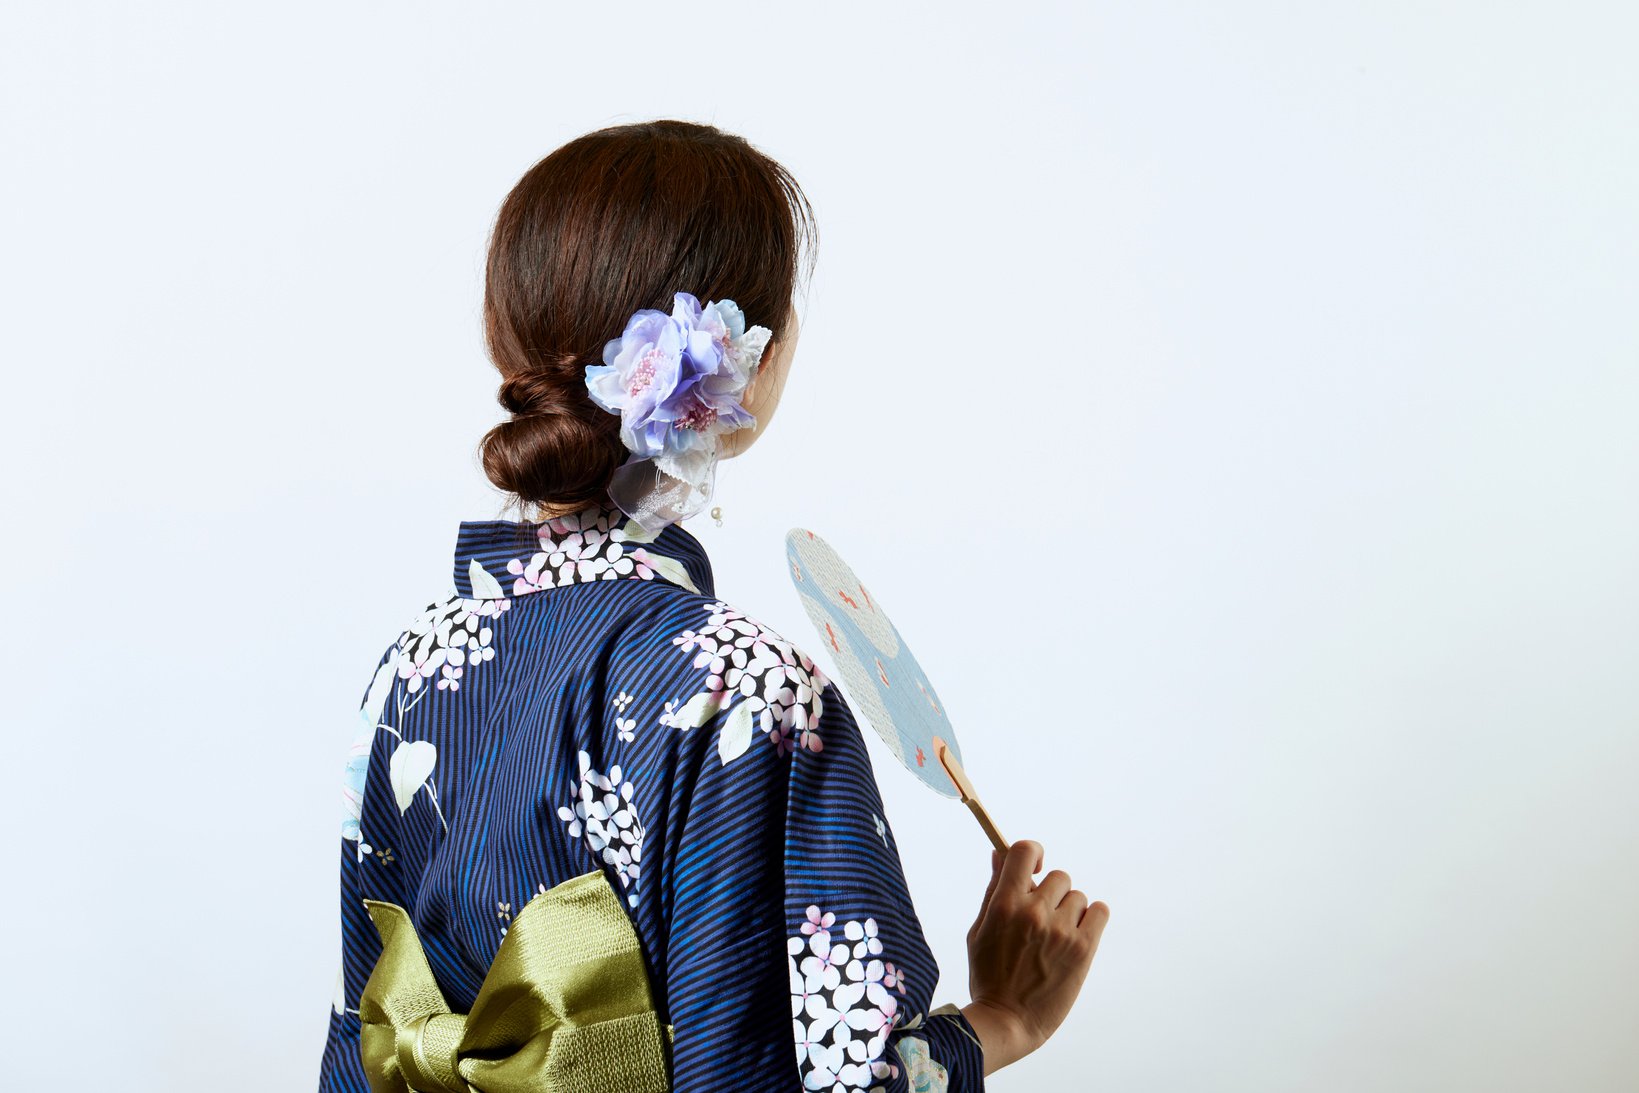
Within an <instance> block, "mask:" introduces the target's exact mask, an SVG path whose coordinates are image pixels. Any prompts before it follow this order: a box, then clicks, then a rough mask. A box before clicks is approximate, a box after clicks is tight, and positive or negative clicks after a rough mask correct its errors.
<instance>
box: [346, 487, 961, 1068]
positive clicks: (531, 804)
mask: <svg viewBox="0 0 1639 1093" xmlns="http://www.w3.org/2000/svg"><path fill="white" fill-rule="evenodd" d="M646 538H647V539H648V541H644V540H645V539H646ZM345 797H346V809H345V811H344V814H343V824H342V839H341V940H342V951H341V967H340V969H339V971H338V976H337V983H336V994H335V998H334V999H333V1003H332V1008H331V1014H330V1024H329V1033H328V1038H327V1042H326V1044H325V1048H324V1057H323V1062H322V1065H321V1070H320V1074H319V1088H320V1090H321V1091H335V1093H340V1091H347V1093H362V1091H364V1090H368V1089H369V1088H370V1086H369V1082H368V1080H367V1078H366V1077H365V1074H364V1071H363V1068H362V1066H361V1062H360V1056H359V1018H358V1003H359V995H360V992H361V991H362V990H363V988H364V984H365V981H366V980H367V979H368V978H369V975H370V971H371V968H372V966H373V964H374V961H375V959H376V958H377V956H378V955H379V953H380V950H381V941H380V938H379V936H378V935H377V933H376V930H375V927H374V925H373V924H372V923H371V921H370V919H369V916H368V914H367V913H366V911H365V909H364V905H363V902H362V901H363V900H364V899H377V900H388V901H392V902H394V903H398V904H400V905H402V906H404V907H405V908H407V909H408V910H409V911H410V913H411V916H412V918H413V920H414V923H415V927H416V930H417V932H418V934H419V935H420V938H421V940H422V943H423V945H424V947H425V948H426V951H427V956H428V960H429V961H430V963H431V965H432V972H433V975H434V977H435V978H436V979H437V981H438V984H439V986H440V988H441V989H442V991H443V994H444V999H445V1001H446V1002H447V1003H448V1005H449V1007H450V1008H451V1009H452V1010H453V1011H455V1012H457V1013H464V1012H466V1011H467V1010H468V1009H469V1008H470V1006H471V1004H472V1002H473V999H474V997H475V996H476V994H477V991H478V988H479V985H480V984H481V983H482V981H483V978H484V974H485V972H486V970H487V969H488V968H489V965H490V962H491V960H492V959H493V958H494V955H495V952H496V949H497V948H498V947H499V946H500V943H501V939H502V938H503V937H504V936H505V933H506V930H507V927H508V924H509V922H510V921H511V920H512V918H513V917H514V916H516V914H517V913H518V911H519V910H521V909H522V907H523V906H524V904H525V903H527V902H528V901H529V899H530V898H531V897H532V896H534V895H535V894H537V893H538V892H540V891H544V890H545V889H547V888H550V887H552V886H553V885H555V884H557V883H559V882H560V881H563V880H566V879H568V878H570V877H573V876H576V875H578V874H581V873H584V872H586V871H588V870H590V869H595V868H600V867H601V868H603V869H604V870H605V871H606V873H607V875H608V877H609V880H610V883H611V885H612V886H613V887H614V889H615V891H617V892H619V893H621V894H622V895H623V897H624V899H625V905H626V907H627V909H628V911H629V912H630V915H631V918H632V922H633V925H634V926H635V928H636V930H637V933H638V935H639V937H640V938H641V940H642V943H643V950H644V954H645V961H646V965H647V968H648V970H649V972H650V980H651V984H652V987H653V991H654V994H655V998H656V1001H657V1005H658V1008H659V1010H660V1013H661V1017H662V1019H663V1020H665V1021H667V1022H669V1023H671V1024H672V1025H674V1026H675V1029H676V1033H675V1036H676V1038H675V1043H674V1045H673V1048H672V1059H671V1062H672V1088H673V1089H674V1090H676V1091H678V1093H707V1091H711V1093H723V1091H726V1090H776V1091H784V1090H792V1091H796V1090H825V1091H827V1093H842V1091H861V1093H863V1091H873V1093H876V1091H880V1093H900V1091H908V1090H918V1091H923V1090H948V1091H950V1093H968V1091H974V1090H980V1089H983V1088H984V1075H983V1067H982V1061H983V1060H982V1055H981V1049H980V1045H979V1041H978V1038H977V1037H976V1036H975V1034H974V1031H973V1026H972V1025H971V1024H969V1023H968V1021H967V1020H966V1018H965V1017H964V1016H963V1015H962V1014H961V1012H960V1010H959V1009H958V1008H957V1007H956V1006H955V1005H953V1004H945V1005H942V1006H939V1007H933V1006H932V992H933V990H934V987H935V985H936V983H937V981H938V977H939V967H938V964H937V962H936V961H935V960H934V957H933V954H932V952H931V951H929V949H928V946H927V942H926V940H925V939H924V937H923V933H922V928H921V925H920V923H919V922H918V919H917V916H916V912H915V910H914V909H913V908H912V905H911V898H910V893H909V891H908V890H907V888H906V885H905V877H904V873H903V870H902V868H901V864H900V859H899V853H898V850H897V845H896V843H895V841H894V837H893V829H892V827H891V826H890V825H889V824H888V820H887V816H886V815H885V814H884V812H883V808H882V801H881V798H880V796H879V794H878V790H877V785H876V779H875V776H874V774H873V771H872V766H871V760H870V756H869V754H868V753H867V751H866V748H865V741H864V739H863V737H862V736H861V734H860V730H859V727H858V726H857V724H856V723H855V720H854V717H853V714H852V713H851V711H850V710H849V708H848V706H847V704H846V703H845V702H844V700H843V698H842V695H841V693H840V692H839V691H838V690H837V688H836V686H835V685H834V684H833V683H832V682H831V681H830V680H829V679H828V678H827V677H826V676H825V674H824V673H823V672H822V671H821V670H820V669H819V667H818V666H817V665H816V664H815V663H814V662H813V661H812V660H811V659H810V658H809V657H808V656H807V654H805V653H804V652H802V651H801V650H800V649H798V648H797V647H795V646H794V645H792V644H791V643H790V642H788V641H786V640H785V639H784V638H783V637H781V636H780V635H779V634H777V633H774V632H773V631H771V630H769V629H768V628H767V627H766V626H764V625H762V624H761V623H760V622H758V621H757V620H756V619H755V618H752V617H750V616H748V615H746V614H744V613H743V612H740V611H738V610H735V609H734V608H733V607H731V606H729V605H728V604H726V603H724V602H723V601H721V600H719V599H717V597H716V595H715V591H714V588H713V582H712V571H711V564H710V561H709V559H708V558H707V556H706V553H705V550H704V549H703V548H702V546H701V545H700V542H699V541H698V540H697V539H695V538H694V536H692V535H690V534H689V533H688V532H687V531H686V530H684V529H683V528H682V527H680V526H677V525H671V526H669V527H667V528H665V529H664V530H663V531H662V532H661V533H660V534H659V535H658V536H654V537H645V536H644V535H643V534H642V533H641V531H640V530H639V529H638V528H637V527H636V526H635V525H632V524H629V523H627V522H626V521H625V517H624V515H623V514H622V513H621V512H620V511H619V510H618V509H616V508H614V507H613V506H612V505H610V504H609V503H607V502H604V503H602V504H597V505H593V506H591V507H589V508H587V509H585V510H584V511H582V512H580V513H577V514H575V515H573V516H569V517H561V518H554V519H552V520H548V521H545V522H544V523H538V524H537V523H522V524H520V523H515V522H511V521H503V520H482V521H466V522H463V523H462V524H461V527H460V531H459V534H458V536H457V541H456V547H455V558H454V589H453V591H452V592H451V593H450V594H449V595H448V596H446V597H445V598H443V599H441V600H438V601H435V602H434V603H432V604H429V605H428V606H427V607H426V608H425V609H424V610H422V611H421V612H418V613H417V614H416V616H415V618H414V619H412V620H411V622H410V623H409V625H407V626H406V627H405V628H404V630H403V631H402V632H401V633H400V634H399V635H398V637H397V639H396V640H395V641H394V642H393V643H392V644H391V645H390V646H389V648H388V649H387V650H386V652H385V653H384V654H383V656H382V658H381V659H380V661H379V662H378V664H377V666H376V669H375V671H374V672H373V673H372V675H371V679H370V683H369V685H368V686H367V687H366V689H365V693H364V700H363V702H362V704H361V708H360V711H359V721H358V729H357V736H356V739H355V741H354V743H353V745H352V747H351V749H350V750H349V752H348V755H347V762H346V774H345Z"/></svg>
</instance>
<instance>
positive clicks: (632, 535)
mask: <svg viewBox="0 0 1639 1093" xmlns="http://www.w3.org/2000/svg"><path fill="white" fill-rule="evenodd" d="M659 535H660V529H658V528H656V529H655V530H654V531H649V530H648V529H647V528H645V527H644V526H643V525H642V524H640V523H638V522H637V521H636V520H632V519H628V520H627V521H626V522H625V523H624V524H622V525H620V527H619V528H617V529H616V530H615V531H613V532H611V533H610V535H609V538H611V539H613V540H614V541H615V542H617V543H618V542H622V541H624V542H631V543H652V542H654V541H655V539H657V538H658V537H659Z"/></svg>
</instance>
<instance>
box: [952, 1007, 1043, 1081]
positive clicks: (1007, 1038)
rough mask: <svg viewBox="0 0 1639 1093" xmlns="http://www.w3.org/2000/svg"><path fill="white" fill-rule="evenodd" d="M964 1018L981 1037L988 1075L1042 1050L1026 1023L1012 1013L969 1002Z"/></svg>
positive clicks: (980, 1041) (964, 1011)
mask: <svg viewBox="0 0 1639 1093" xmlns="http://www.w3.org/2000/svg"><path fill="white" fill-rule="evenodd" d="M962 1016H964V1017H966V1018H967V1020H968V1024H970V1025H972V1026H973V1031H974V1032H975V1033H977V1034H978V1036H979V1044H980V1046H981V1047H982V1048H983V1051H984V1060H985V1074H986V1075H990V1074H994V1073H996V1071H998V1070H1000V1069H1002V1067H1004V1066H1008V1065H1009V1064H1011V1063H1016V1062H1018V1061H1019V1060H1020V1059H1022V1058H1024V1057H1025V1056H1026V1055H1028V1054H1030V1053H1031V1052H1032V1051H1035V1050H1036V1049H1037V1048H1038V1047H1040V1046H1041V1045H1040V1044H1038V1043H1034V1042H1032V1040H1031V1036H1030V1032H1029V1030H1028V1029H1027V1028H1026V1027H1025V1024H1024V1022H1023V1021H1022V1020H1020V1018H1019V1015H1018V1014H1016V1013H1014V1012H1013V1011H1011V1010H1007V1009H1003V1008H1002V1007H1000V1006H996V1005H992V1004H990V1003H988V1002H969V1003H968V1004H967V1005H965V1006H963V1007H962Z"/></svg>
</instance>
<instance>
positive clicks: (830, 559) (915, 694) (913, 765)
mask: <svg viewBox="0 0 1639 1093" xmlns="http://www.w3.org/2000/svg"><path fill="white" fill-rule="evenodd" d="M785 551H786V560H787V561H788V562H789V563H790V573H791V583H792V584H793V585H795V586H796V589H797V595H798V597H799V598H800V599H801V600H802V605H803V608H804V610H806V611H807V612H808V618H809V619H810V620H811V621H812V622H813V624H814V626H815V628H816V629H818V630H819V633H820V638H821V640H822V641H823V642H824V644H825V647H826V648H827V649H828V650H829V651H830V654H831V659H832V660H833V661H834V662H835V663H836V665H837V669H838V671H840V672H841V673H842V678H843V682H845V683H846V684H847V686H848V697H849V698H850V699H852V700H853V704H854V708H855V709H856V710H858V711H859V712H861V713H863V714H864V716H865V718H866V719H867V720H868V721H869V722H870V724H871V727H872V728H874V729H876V731H877V734H878V735H879V736H881V737H882V739H883V740H884V741H885V742H886V743H887V745H888V748H889V750H890V751H892V752H893V753H894V755H896V756H898V757H899V761H900V762H901V763H903V764H905V767H906V769H908V770H909V771H910V772H911V773H912V774H914V775H916V776H917V777H918V778H920V779H921V780H922V781H923V782H924V783H926V784H927V785H928V786H929V787H930V788H931V789H933V790H935V791H936V792H938V793H941V794H943V795H944V796H946V797H955V798H958V799H965V795H964V794H963V793H962V791H961V787H960V786H959V785H958V784H957V782H956V780H955V778H954V777H953V775H952V773H951V772H950V771H948V770H947V769H946V767H945V765H944V764H942V763H941V762H940V758H939V750H938V749H939V745H940V743H943V745H944V746H945V747H946V748H948V749H949V755H950V757H951V758H952V759H954V760H955V762H956V764H957V769H958V770H959V769H960V763H961V757H962V753H961V750H960V749H959V748H958V747H957V745H956V731H955V729H953V728H952V727H951V723H950V718H949V717H947V716H946V715H945V708H944V704H943V703H942V702H940V701H939V695H938V692H936V691H935V690H934V689H933V684H932V683H930V682H928V677H927V673H925V672H923V671H922V666H921V665H919V664H918V663H917V662H916V657H915V656H913V655H912V653H911V651H910V648H909V647H908V646H907V645H906V644H905V641H904V639H903V638H901V637H900V636H899V631H898V629H896V628H895V627H894V624H893V623H892V622H891V621H889V619H888V616H887V613H886V612H884V611H883V609H882V604H881V603H879V602H878V601H877V600H876V598H875V597H873V596H872V595H871V594H870V592H869V591H868V590H867V589H866V588H865V584H864V582H862V581H861V580H860V579H859V578H858V577H857V576H856V575H855V574H854V571H853V570H852V569H851V568H849V566H848V564H847V563H846V562H844V561H843V560H842V559H841V557H839V556H838V555H837V552H836V551H835V550H833V549H831V546H830V544H828V543H826V541H825V540H824V539H821V538H820V537H819V536H818V535H815V534H814V533H813V532H811V531H808V530H806V529H804V528H792V529H791V530H790V531H789V532H787V533H786V536H785Z"/></svg>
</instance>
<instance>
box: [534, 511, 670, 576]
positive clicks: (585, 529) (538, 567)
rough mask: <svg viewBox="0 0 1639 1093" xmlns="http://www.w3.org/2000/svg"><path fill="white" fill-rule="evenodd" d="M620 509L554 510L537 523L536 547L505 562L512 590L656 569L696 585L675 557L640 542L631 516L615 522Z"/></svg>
mask: <svg viewBox="0 0 1639 1093" xmlns="http://www.w3.org/2000/svg"><path fill="white" fill-rule="evenodd" d="M622 519H624V514H623V513H621V511H620V510H619V509H616V508H610V507H592V508H588V509H585V510H583V511H581V512H578V513H574V514H572V515H569V516H554V517H552V518H551V519H549V520H547V521H545V522H544V523H542V524H541V525H540V528H539V529H538V530H537V531H536V538H537V539H539V540H540V547H539V549H537V550H536V551H535V553H534V554H532V555H531V556H530V557H529V559H528V560H527V561H526V560H524V559H523V558H514V559H512V560H511V561H510V562H508V563H507V572H508V573H510V574H512V576H513V578H514V580H513V582H512V594H513V595H514V596H523V595H527V594H529V593H531V592H539V591H541V590H542V589H546V588H561V587H563V586H565V585H570V584H579V583H581V582H583V581H609V580H615V579H617V578H621V577H632V578H637V579H639V580H644V581H649V580H653V579H654V577H655V575H656V574H657V573H658V574H659V575H660V576H662V577H664V578H666V579H667V580H669V581H674V582H676V583H678V584H680V585H682V586H683V587H684V588H687V589H689V590H690V591H696V589H695V587H694V582H693V581H692V580H690V579H689V576H688V573H687V571H685V570H684V568H683V566H682V565H681V564H680V563H679V562H678V561H677V560H676V559H675V558H668V557H666V556H664V555H661V554H656V553H654V552H653V551H650V550H649V549H647V548H646V547H643V546H634V545H632V544H634V543H641V542H643V541H645V540H644V532H643V530H642V529H641V528H640V527H639V526H638V525H636V524H634V523H632V522H631V521H626V522H625V523H624V524H622V525H621V526H618V527H617V526H616V524H617V523H619V522H620V521H621V520H622Z"/></svg>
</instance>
